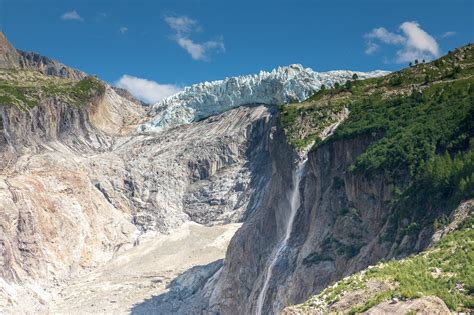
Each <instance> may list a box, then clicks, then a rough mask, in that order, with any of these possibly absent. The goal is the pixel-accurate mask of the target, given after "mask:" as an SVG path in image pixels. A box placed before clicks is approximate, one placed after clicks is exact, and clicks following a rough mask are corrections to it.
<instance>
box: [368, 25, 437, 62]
mask: <svg viewBox="0 0 474 315" xmlns="http://www.w3.org/2000/svg"><path fill="white" fill-rule="evenodd" d="M399 31H400V32H401V33H393V32H390V31H388V30H387V29H386V28H384V27H378V28H374V29H373V30H372V31H370V32H369V33H367V34H365V35H364V37H365V38H366V41H367V46H366V49H365V53H366V54H368V55H371V54H374V53H375V52H376V51H377V50H378V49H379V47H380V44H387V45H394V46H399V47H400V49H398V50H397V52H396V58H395V61H396V62H398V63H403V62H408V61H413V60H415V59H428V60H429V59H433V58H435V57H438V56H439V55H440V50H439V45H438V43H437V42H436V40H435V39H434V38H433V36H431V35H430V34H428V33H427V32H426V31H425V30H423V29H422V28H421V27H420V25H419V24H418V23H416V22H403V23H402V24H401V25H400V27H399Z"/></svg>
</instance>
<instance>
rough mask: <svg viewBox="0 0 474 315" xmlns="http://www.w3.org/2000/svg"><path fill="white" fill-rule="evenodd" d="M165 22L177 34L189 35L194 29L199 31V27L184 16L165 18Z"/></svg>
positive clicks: (195, 22)
mask: <svg viewBox="0 0 474 315" xmlns="http://www.w3.org/2000/svg"><path fill="white" fill-rule="evenodd" d="M165 22H166V23H168V25H169V27H171V28H172V29H173V30H175V31H176V32H177V33H191V32H192V31H194V30H195V29H193V28H196V29H200V26H199V24H198V22H197V21H196V20H193V19H191V18H189V17H187V16H185V15H183V16H165Z"/></svg>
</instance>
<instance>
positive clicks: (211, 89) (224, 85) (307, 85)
mask: <svg viewBox="0 0 474 315" xmlns="http://www.w3.org/2000/svg"><path fill="white" fill-rule="evenodd" d="M387 73H388V72H387V71H381V70H377V71H372V72H356V71H346V70H337V71H328V72H316V71H313V70H312V69H311V68H304V67H303V66H302V65H300V64H293V65H289V66H287V67H278V68H276V69H274V70H273V71H271V72H267V71H260V73H258V74H253V75H243V76H239V77H231V78H226V79H224V80H219V81H213V82H203V83H198V84H194V85H191V86H189V87H186V88H185V89H184V90H183V91H181V92H179V93H177V94H174V95H172V96H170V97H167V98H165V99H163V100H161V101H160V102H158V103H156V104H154V105H153V110H152V113H153V118H152V119H151V120H150V121H149V122H147V123H145V124H143V125H141V126H140V127H139V131H160V130H163V129H167V128H170V127H174V126H178V125H182V124H188V123H190V122H192V121H196V120H200V119H202V118H206V117H209V116H211V115H215V114H219V113H222V112H224V111H226V110H229V109H231V108H234V107H238V106H241V105H248V104H268V105H277V104H285V103H288V102H295V101H303V100H305V99H307V98H308V97H309V96H311V95H312V94H313V93H315V92H316V91H318V90H319V89H320V88H321V86H322V85H325V86H326V87H332V86H334V84H335V83H336V82H338V83H344V82H346V81H347V80H350V79H352V76H353V75H354V74H357V76H358V78H359V79H366V78H373V77H378V76H382V75H385V74H387Z"/></svg>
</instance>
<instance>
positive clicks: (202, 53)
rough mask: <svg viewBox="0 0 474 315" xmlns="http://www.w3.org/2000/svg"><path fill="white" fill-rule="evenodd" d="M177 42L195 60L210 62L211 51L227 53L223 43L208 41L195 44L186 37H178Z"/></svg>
mask: <svg viewBox="0 0 474 315" xmlns="http://www.w3.org/2000/svg"><path fill="white" fill-rule="evenodd" d="M176 42H177V43H178V45H179V46H181V47H182V48H184V49H185V50H186V51H187V52H188V53H189V54H190V55H191V58H193V59H194V60H209V56H208V52H209V51H210V50H218V51H225V46H224V43H222V42H221V41H208V42H205V43H195V42H193V40H191V39H189V38H186V37H177V38H176Z"/></svg>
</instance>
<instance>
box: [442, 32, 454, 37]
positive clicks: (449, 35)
mask: <svg viewBox="0 0 474 315" xmlns="http://www.w3.org/2000/svg"><path fill="white" fill-rule="evenodd" d="M456 34H457V33H456V32H445V33H444V34H443V35H441V37H442V38H446V37H451V36H454V35H456Z"/></svg>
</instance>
